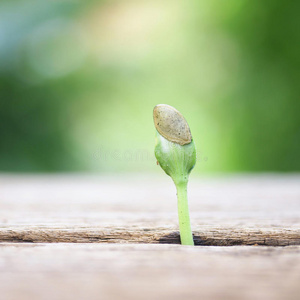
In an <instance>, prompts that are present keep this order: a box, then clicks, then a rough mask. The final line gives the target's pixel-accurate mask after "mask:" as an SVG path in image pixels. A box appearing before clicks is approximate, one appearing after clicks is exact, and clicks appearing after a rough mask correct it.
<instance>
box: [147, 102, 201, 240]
mask: <svg viewBox="0 0 300 300" xmlns="http://www.w3.org/2000/svg"><path fill="white" fill-rule="evenodd" d="M153 119H154V125H155V128H156V143H155V157H156V159H157V161H158V163H159V165H160V166H161V168H162V169H163V170H164V171H165V172H166V174H167V175H169V176H170V177H171V178H172V179H173V181H174V183H175V186H176V189H177V199H178V218H179V230H180V240H181V244H182V245H194V241H193V235H192V230H191V223H190V216H189V208H188V198H187V184H188V179H189V174H190V172H191V170H192V169H193V167H194V166H195V164H196V148H195V144H194V141H193V138H192V135H191V132H190V128H189V125H188V123H187V122H186V120H185V119H184V117H183V116H182V115H181V113H180V112H179V111H177V110H176V109H175V108H174V107H172V106H169V105H166V104H159V105H157V106H155V107H154V110H153Z"/></svg>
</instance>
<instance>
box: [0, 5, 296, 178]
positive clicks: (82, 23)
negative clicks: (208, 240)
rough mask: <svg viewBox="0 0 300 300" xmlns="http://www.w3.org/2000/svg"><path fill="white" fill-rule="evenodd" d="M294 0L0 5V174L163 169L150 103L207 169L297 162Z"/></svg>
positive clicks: (292, 166)
mask: <svg viewBox="0 0 300 300" xmlns="http://www.w3.org/2000/svg"><path fill="white" fill-rule="evenodd" d="M299 11H300V2H299V1H291V2H284V1H281V0H266V1H259V0H228V1H217V0H210V1H208V0H207V1H177V0H172V1H170V0H167V1H144V0H139V1H131V0H130V1H75V0H69V1H63V0H60V1H45V0H19V1H14V0H7V1H4V0H1V2H0V120H1V123H0V124H1V125H0V170H1V171H9V172H14V171H21V172H29V171H30V172H37V171H38V172H49V171H53V172H55V171H97V172H98V171H100V172H123V171H124V172H125V171H145V172H151V171H155V172H161V170H160V169H159V168H158V167H157V166H156V164H155V158H154V155H153V148H154V136H155V134H154V126H153V122H152V109H153V107H154V106H155V105H156V104H159V103H167V104H169V105H172V106H174V107H176V108H177V109H178V110H180V111H181V112H182V114H183V115H184V116H185V117H186V119H187V120H188V122H189V124H190V127H191V131H192V134H193V137H194V140H195V143H196V146H197V151H198V166H197V168H196V169H195V170H196V172H199V173H203V172H204V173H205V172H206V173H210V172H252V171H255V172H257V171H260V172H266V171H267V172H269V171H270V172H271V171H272V172H273V171H300V158H299V152H300V117H299V111H300V101H299V100H300V99H299V98H300V84H299V78H300V62H299V57H300V51H299V45H300V18H299Z"/></svg>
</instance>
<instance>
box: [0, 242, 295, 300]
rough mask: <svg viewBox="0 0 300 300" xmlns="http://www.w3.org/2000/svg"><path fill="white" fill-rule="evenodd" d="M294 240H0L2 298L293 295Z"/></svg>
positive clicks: (268, 298)
mask: <svg viewBox="0 0 300 300" xmlns="http://www.w3.org/2000/svg"><path fill="white" fill-rule="evenodd" d="M299 270H300V246H287V247H253V246H251V247H250V246H233V247H214V246H212V247H201V246H199V247H191V246H180V245H145V244H144V245H141V244H140V245H119V244H88V245H87V244H6V243H3V244H0V298H1V300H20V299H22V300H41V299H42V300H57V299H61V300H81V299H89V300H98V299H101V300H119V299H120V300H127V299H128V300H129V299H130V300H140V299H143V300H144V299H145V300H148V299H149V300H150V299H151V300H152V299H166V300H171V299H172V300H182V299H191V300H194V299H195V300H196V299H197V300H198V299H210V300H228V299H230V300H261V299H264V300H282V299H284V300H298V299H299V294H300V284H299V282H300V272H299Z"/></svg>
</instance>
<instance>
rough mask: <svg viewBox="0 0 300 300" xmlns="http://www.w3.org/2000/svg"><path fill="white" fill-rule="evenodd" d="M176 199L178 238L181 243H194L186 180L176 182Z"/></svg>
mask: <svg viewBox="0 0 300 300" xmlns="http://www.w3.org/2000/svg"><path fill="white" fill-rule="evenodd" d="M176 189H177V200H178V218H179V230H180V240H181V244H182V245H192V246H193V245H194V240H193V234H192V230H191V222H190V215H189V205H188V198H187V181H184V182H180V183H178V184H176Z"/></svg>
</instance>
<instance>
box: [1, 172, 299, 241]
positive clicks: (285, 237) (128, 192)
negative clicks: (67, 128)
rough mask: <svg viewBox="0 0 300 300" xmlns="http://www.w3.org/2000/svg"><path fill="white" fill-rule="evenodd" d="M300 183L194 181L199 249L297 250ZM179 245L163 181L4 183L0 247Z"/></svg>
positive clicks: (170, 191) (285, 179)
mask: <svg viewBox="0 0 300 300" xmlns="http://www.w3.org/2000/svg"><path fill="white" fill-rule="evenodd" d="M299 178H300V177H299V176H296V175H295V176H275V175H273V176H271V175H268V176H235V177H233V176H232V177H217V178H195V179H193V178H191V184H190V187H189V191H190V192H189V198H190V211H191V220H192V228H193V233H194V240H195V243H196V244H197V245H215V246H229V245H256V244H257V245H267V246H287V245H299V244H300V184H299V183H300V180H299ZM1 241H2V242H38V243H52V242H69V243H93V242H95V243H179V242H180V241H179V233H178V225H177V207H176V192H175V188H174V186H173V183H172V182H171V180H169V179H168V178H167V177H166V176H163V177H160V176H158V177H157V178H153V177H147V176H128V177H115V176H110V177H101V176H88V175H78V176H76V175H61V176H57V175H56V176H55V175H54V176H49V175H40V176H8V175H2V176H1V177H0V242H1Z"/></svg>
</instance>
